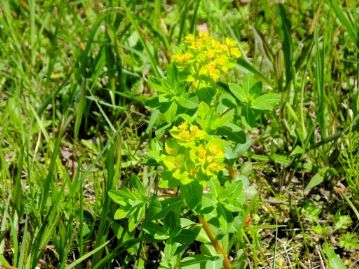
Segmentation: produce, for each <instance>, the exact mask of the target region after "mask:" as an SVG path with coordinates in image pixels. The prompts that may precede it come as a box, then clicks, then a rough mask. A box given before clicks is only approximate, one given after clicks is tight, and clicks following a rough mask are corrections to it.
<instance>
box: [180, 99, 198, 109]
mask: <svg viewBox="0 0 359 269" xmlns="http://www.w3.org/2000/svg"><path fill="white" fill-rule="evenodd" d="M177 101H178V104H179V105H180V106H182V107H184V108H188V109H195V108H197V107H198V103H197V102H195V100H194V98H186V97H184V96H179V97H178V99H177Z"/></svg>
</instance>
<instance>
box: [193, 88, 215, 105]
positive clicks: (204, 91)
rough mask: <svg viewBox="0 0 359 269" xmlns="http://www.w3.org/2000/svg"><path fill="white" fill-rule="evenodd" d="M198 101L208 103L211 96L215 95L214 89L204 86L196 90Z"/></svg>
mask: <svg viewBox="0 0 359 269" xmlns="http://www.w3.org/2000/svg"><path fill="white" fill-rule="evenodd" d="M196 94H197V96H198V99H199V101H202V102H205V103H207V104H210V103H211V102H212V99H213V97H214V96H215V95H216V89H214V88H210V87H204V88H200V89H198V90H196Z"/></svg>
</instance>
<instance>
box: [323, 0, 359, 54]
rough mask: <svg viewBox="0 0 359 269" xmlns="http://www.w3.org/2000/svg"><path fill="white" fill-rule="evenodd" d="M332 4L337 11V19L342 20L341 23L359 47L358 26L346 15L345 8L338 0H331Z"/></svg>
mask: <svg viewBox="0 0 359 269" xmlns="http://www.w3.org/2000/svg"><path fill="white" fill-rule="evenodd" d="M329 2H330V6H331V7H332V9H333V10H334V12H335V15H336V16H337V19H338V20H339V21H340V23H341V25H342V26H343V27H344V28H345V30H346V31H347V32H348V34H349V36H350V38H351V39H352V41H353V42H354V44H355V45H356V46H357V47H358V48H359V42H358V31H357V30H356V29H355V28H356V26H355V24H354V23H352V22H351V21H350V20H349V19H348V18H347V16H346V15H345V9H344V8H343V7H341V6H340V5H338V2H337V0H331V1H329Z"/></svg>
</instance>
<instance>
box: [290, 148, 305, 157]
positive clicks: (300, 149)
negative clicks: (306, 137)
mask: <svg viewBox="0 0 359 269" xmlns="http://www.w3.org/2000/svg"><path fill="white" fill-rule="evenodd" d="M304 152H305V150H304V149H303V148H302V147H301V146H296V147H295V148H294V149H293V151H292V152H291V153H290V155H289V156H295V155H301V154H303V153H304Z"/></svg>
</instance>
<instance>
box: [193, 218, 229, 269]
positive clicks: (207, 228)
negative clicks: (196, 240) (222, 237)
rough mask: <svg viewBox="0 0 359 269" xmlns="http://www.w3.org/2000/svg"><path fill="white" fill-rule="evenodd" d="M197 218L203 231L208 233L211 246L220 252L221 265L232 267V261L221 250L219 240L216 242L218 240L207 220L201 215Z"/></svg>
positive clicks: (227, 267)
mask: <svg viewBox="0 0 359 269" xmlns="http://www.w3.org/2000/svg"><path fill="white" fill-rule="evenodd" d="M198 218H199V222H200V223H201V224H202V227H203V229H204V231H205V232H206V234H207V235H208V238H209V240H210V241H211V243H212V245H213V247H214V248H215V250H216V251H217V253H218V254H221V255H222V256H223V266H224V268H225V269H232V263H231V261H230V260H229V259H228V257H227V255H226V253H225V252H224V250H223V247H222V245H221V244H220V242H218V240H217V239H216V236H215V235H214V233H213V231H212V229H211V227H210V226H209V224H208V222H207V221H206V220H205V219H204V218H203V217H201V216H199V217H198Z"/></svg>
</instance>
